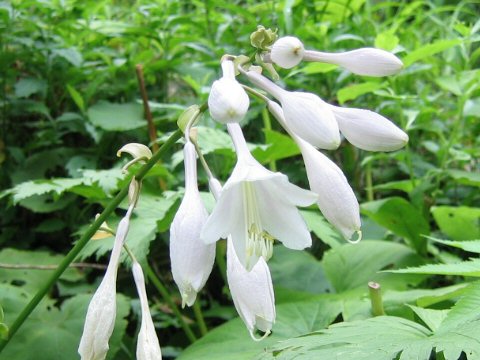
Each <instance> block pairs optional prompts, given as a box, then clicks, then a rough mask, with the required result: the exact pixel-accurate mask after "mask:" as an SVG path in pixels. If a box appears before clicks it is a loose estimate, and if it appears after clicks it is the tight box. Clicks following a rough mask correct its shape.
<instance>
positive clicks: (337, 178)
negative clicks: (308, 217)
mask: <svg viewBox="0 0 480 360" xmlns="http://www.w3.org/2000/svg"><path fill="white" fill-rule="evenodd" d="M297 140H298V141H297V143H298V144H299V145H300V149H301V151H302V156H303V160H304V161H305V168H306V170H307V177H308V182H309V183H310V188H311V189H312V190H313V191H315V192H316V193H317V194H318V206H319V208H320V210H321V211H322V214H323V215H324V216H325V218H326V219H327V220H328V221H329V222H330V223H331V224H332V225H333V226H335V227H336V228H337V229H338V230H339V231H340V232H341V233H342V234H343V236H344V237H345V238H346V239H347V240H350V239H351V238H352V236H353V234H354V233H355V232H357V233H358V232H359V231H360V226H361V224H360V211H359V206H358V201H357V199H356V197H355V194H354V192H353V190H352V188H351V187H350V185H349V184H348V181H347V179H346V178H345V175H343V173H342V171H341V170H340V168H339V167H338V166H337V165H335V163H334V162H333V161H331V160H330V159H329V158H327V157H326V156H325V155H323V154H322V153H321V152H320V151H317V150H315V148H313V147H312V146H311V145H310V144H308V143H306V142H305V141H302V140H301V139H297Z"/></svg>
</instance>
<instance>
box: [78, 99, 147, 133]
mask: <svg viewBox="0 0 480 360" xmlns="http://www.w3.org/2000/svg"><path fill="white" fill-rule="evenodd" d="M87 114H88V118H89V120H90V122H91V123H92V124H93V125H95V126H97V127H99V128H102V129H103V130H106V131H127V130H133V129H138V128H141V127H144V126H147V122H146V121H145V120H144V118H143V107H142V105H140V104H137V103H126V104H114V103H110V102H108V101H100V102H98V103H96V104H95V105H93V106H91V107H90V108H88V111H87Z"/></svg>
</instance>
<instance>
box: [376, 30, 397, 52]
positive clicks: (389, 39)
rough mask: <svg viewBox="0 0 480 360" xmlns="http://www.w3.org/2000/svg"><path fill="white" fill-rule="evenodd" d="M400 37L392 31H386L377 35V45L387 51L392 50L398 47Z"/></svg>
mask: <svg viewBox="0 0 480 360" xmlns="http://www.w3.org/2000/svg"><path fill="white" fill-rule="evenodd" d="M399 42H400V39H399V38H398V36H396V35H395V34H394V33H392V32H391V31H384V32H382V33H379V34H377V36H376V37H375V47H376V48H379V49H383V50H387V51H392V50H393V49H395V47H397V45H398V43H399Z"/></svg>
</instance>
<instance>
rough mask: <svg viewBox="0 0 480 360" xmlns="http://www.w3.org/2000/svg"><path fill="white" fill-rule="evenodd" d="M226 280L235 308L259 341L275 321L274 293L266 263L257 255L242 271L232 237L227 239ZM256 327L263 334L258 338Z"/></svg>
mask: <svg viewBox="0 0 480 360" xmlns="http://www.w3.org/2000/svg"><path fill="white" fill-rule="evenodd" d="M227 280H228V287H229V288H230V293H231V294H232V299H233V303H234V304H235V308H236V309H237V312H238V314H239V315H240V318H241V319H242V320H243V322H244V323H245V325H246V326H247V329H248V331H249V333H250V336H251V337H252V339H254V340H261V339H262V338H263V337H265V336H267V335H268V334H270V332H271V329H272V326H273V323H274V322H275V296H274V294H273V285H272V278H271V276H270V270H269V269H268V265H267V263H266V262H265V260H264V259H263V258H260V259H259V260H258V262H257V263H256V264H255V266H253V268H252V270H251V271H247V270H245V268H244V267H243V265H242V264H241V263H240V261H239V260H238V257H237V255H236V254H235V249H234V247H233V244H232V240H231V238H228V240H227ZM255 329H258V330H260V331H263V332H264V333H265V334H264V336H263V337H262V338H260V339H257V338H256V337H255V334H254V332H255Z"/></svg>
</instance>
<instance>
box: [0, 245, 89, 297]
mask: <svg viewBox="0 0 480 360" xmlns="http://www.w3.org/2000/svg"><path fill="white" fill-rule="evenodd" d="M62 260H63V256H62V255H55V254H51V253H48V252H46V251H40V250H35V251H26V250H15V249H10V248H7V249H3V250H2V251H0V262H1V263H2V264H5V265H12V267H13V268H11V269H9V268H4V269H2V271H1V272H0V282H2V283H8V284H18V286H20V287H21V288H22V289H24V290H25V291H27V292H35V291H36V290H38V289H39V288H40V287H41V286H42V285H43V284H44V283H45V279H46V278H48V277H49V276H50V275H51V274H52V273H53V271H54V270H55V267H56V266H57V265H58V264H60V262H61V261H62ZM19 265H22V267H20V268H14V266H19ZM45 266H47V267H51V268H50V269H42V267H45ZM29 267H30V268H29ZM35 267H39V269H38V268H37V269H35ZM61 279H62V280H65V281H79V280H80V279H82V275H81V273H80V271H79V270H78V269H74V268H69V269H67V270H66V271H65V272H64V273H63V275H62V277H61Z"/></svg>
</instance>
